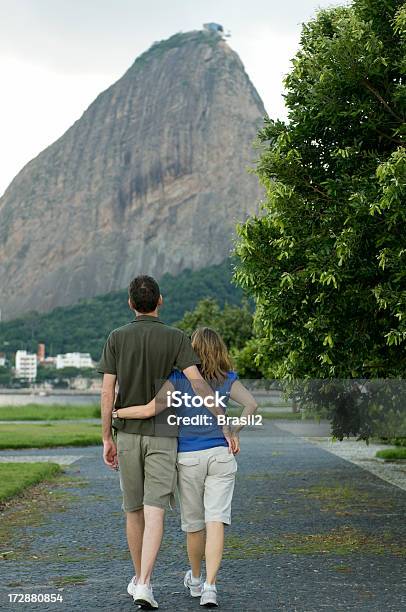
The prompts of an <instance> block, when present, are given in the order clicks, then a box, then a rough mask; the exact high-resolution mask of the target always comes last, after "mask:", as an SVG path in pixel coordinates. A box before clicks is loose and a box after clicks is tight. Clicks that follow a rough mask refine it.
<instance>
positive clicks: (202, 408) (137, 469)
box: [99, 276, 257, 609]
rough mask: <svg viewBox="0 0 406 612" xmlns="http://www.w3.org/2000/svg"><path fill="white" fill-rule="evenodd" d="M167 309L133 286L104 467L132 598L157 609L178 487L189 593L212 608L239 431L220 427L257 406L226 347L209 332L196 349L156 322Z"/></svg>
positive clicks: (104, 400) (105, 406) (138, 284)
mask: <svg viewBox="0 0 406 612" xmlns="http://www.w3.org/2000/svg"><path fill="white" fill-rule="evenodd" d="M162 303H163V300H162V296H161V294H160V290H159V287H158V284H157V283H156V281H155V280H154V279H153V278H151V277H149V276H138V277H136V278H135V279H134V280H133V281H132V282H131V284H130V286H129V306H130V308H131V309H132V310H133V311H134V313H135V319H134V321H133V322H131V323H129V324H128V325H124V326H123V327H120V328H118V329H116V330H114V331H113V332H111V334H110V335H109V337H108V339H107V342H106V344H105V346H104V349H103V354H102V358H101V361H100V364H99V371H100V372H102V373H103V386H102V396H101V406H102V428H103V458H104V462H105V463H106V464H107V465H108V466H110V467H111V468H113V469H119V473H120V486H121V490H122V493H123V510H124V512H125V513H126V521H127V540H128V546H129V549H130V553H131V558H132V561H133V564H134V570H135V575H134V577H133V578H132V580H131V581H130V583H129V584H128V587H127V591H128V593H129V594H130V595H131V596H132V597H133V599H134V601H135V603H136V604H138V605H140V606H141V607H142V608H145V609H154V608H158V604H157V602H156V600H155V598H154V594H153V591H152V586H151V576H152V572H153V569H154V565H155V561H156V558H157V555H158V552H159V548H160V545H161V541H162V536H163V529H164V516H165V511H166V509H167V508H169V507H170V506H171V502H172V500H173V497H174V493H175V489H176V487H177V489H178V493H179V502H180V511H181V527H182V530H183V531H185V532H186V538H187V551H188V557H189V562H190V569H189V570H188V571H187V572H186V575H185V577H184V585H185V587H186V589H188V590H189V593H190V595H191V596H192V597H199V598H200V605H202V606H206V607H214V606H217V605H218V604H217V589H216V576H217V572H218V570H219V567H220V563H221V559H222V554H223V546H224V525H229V524H230V522H231V501H232V496H233V490H234V482H235V473H236V471H237V463H236V460H235V455H236V454H237V453H238V452H239V450H240V443H239V436H238V433H239V430H240V429H241V426H237V427H235V428H233V430H231V429H230V428H228V427H227V426H220V425H219V423H223V422H224V413H225V408H226V406H227V402H228V399H229V398H231V399H232V400H234V401H236V402H237V403H239V404H240V405H242V406H243V412H242V416H248V415H250V414H252V413H253V412H254V411H255V410H256V407H257V406H256V402H255V399H254V398H253V396H252V395H251V393H250V392H249V391H248V390H247V389H246V388H245V387H244V386H243V385H242V384H241V382H240V381H239V380H238V378H237V375H236V374H235V372H233V370H232V366H231V362H230V358H229V356H228V353H227V349H226V347H225V345H224V342H223V341H222V339H221V337H220V336H219V335H218V334H217V333H216V332H215V331H214V330H212V329H209V328H207V327H206V328H200V329H197V330H196V331H195V332H194V333H193V335H192V339H191V340H190V339H189V338H188V337H187V336H186V334H184V333H183V332H182V331H181V330H179V329H176V328H173V327H170V326H168V325H165V324H164V323H163V322H162V321H161V320H160V319H159V316H158V309H159V307H160V306H161V305H162ZM116 384H118V390H117V392H116ZM175 392H177V393H175ZM171 397H176V402H175V401H174V402H171V401H170V400H171ZM172 404H173V406H172ZM174 406H176V408H175V407H174ZM219 416H221V417H222V420H221V419H219V418H218V417H219ZM241 421H242V422H243V419H241ZM112 429H113V432H114V433H115V434H116V436H114V437H113V435H112ZM203 558H205V562H206V577H205V579H203V576H202V561H203Z"/></svg>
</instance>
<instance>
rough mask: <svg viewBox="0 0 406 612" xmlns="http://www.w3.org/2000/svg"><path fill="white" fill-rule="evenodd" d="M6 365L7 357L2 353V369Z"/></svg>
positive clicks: (0, 363) (0, 357)
mask: <svg viewBox="0 0 406 612" xmlns="http://www.w3.org/2000/svg"><path fill="white" fill-rule="evenodd" d="M5 365H6V356H5V354H4V353H0V367H2V368H4V366H5Z"/></svg>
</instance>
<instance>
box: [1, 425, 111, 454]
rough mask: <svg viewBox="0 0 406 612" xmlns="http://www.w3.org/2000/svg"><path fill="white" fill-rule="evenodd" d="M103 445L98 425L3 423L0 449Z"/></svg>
mask: <svg viewBox="0 0 406 612" xmlns="http://www.w3.org/2000/svg"><path fill="white" fill-rule="evenodd" d="M93 444H101V428H100V425H99V424H97V423H63V422H61V423H38V424H37V423H33V424H32V423H27V424H26V423H22V424H19V423H2V424H0V449H4V448H45V447H51V446H91V445H93Z"/></svg>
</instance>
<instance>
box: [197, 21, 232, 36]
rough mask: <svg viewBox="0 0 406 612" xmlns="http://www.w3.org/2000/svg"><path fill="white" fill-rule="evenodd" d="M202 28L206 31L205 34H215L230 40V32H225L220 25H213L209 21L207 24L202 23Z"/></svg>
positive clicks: (213, 23) (212, 22)
mask: <svg viewBox="0 0 406 612" xmlns="http://www.w3.org/2000/svg"><path fill="white" fill-rule="evenodd" d="M203 28H204V29H205V30H207V32H215V33H216V34H218V35H219V36H221V37H222V38H230V36H231V32H230V31H228V32H225V31H224V28H223V26H222V25H221V23H215V22H214V21H210V22H209V23H204V24H203Z"/></svg>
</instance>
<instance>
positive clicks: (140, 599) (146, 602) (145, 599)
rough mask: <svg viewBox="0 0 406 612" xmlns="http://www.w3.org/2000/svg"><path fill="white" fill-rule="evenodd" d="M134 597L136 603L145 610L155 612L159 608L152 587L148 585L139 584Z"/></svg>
mask: <svg viewBox="0 0 406 612" xmlns="http://www.w3.org/2000/svg"><path fill="white" fill-rule="evenodd" d="M133 597H134V602H135V603H136V604H138V605H139V606H141V608H142V609H143V610H153V609H155V608H157V607H158V604H157V602H156V601H155V599H154V594H153V592H152V587H150V586H148V585H147V584H137V586H136V587H135V593H134V595H133Z"/></svg>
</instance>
